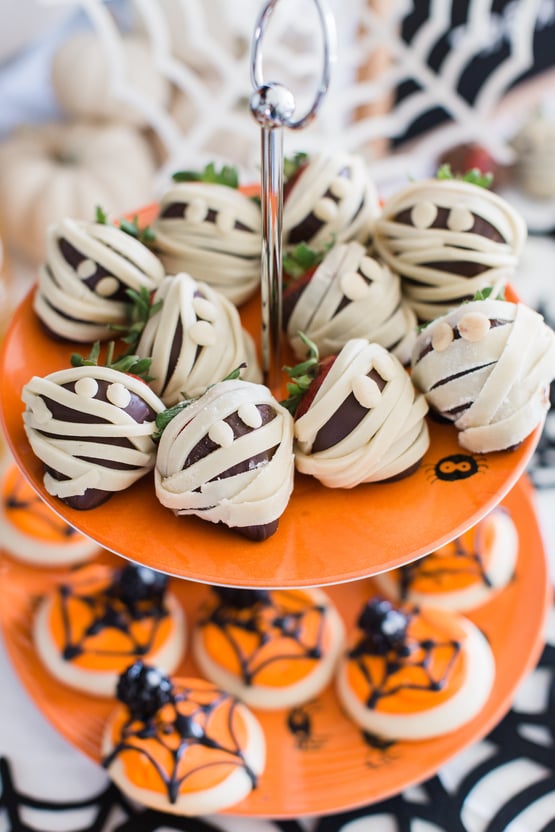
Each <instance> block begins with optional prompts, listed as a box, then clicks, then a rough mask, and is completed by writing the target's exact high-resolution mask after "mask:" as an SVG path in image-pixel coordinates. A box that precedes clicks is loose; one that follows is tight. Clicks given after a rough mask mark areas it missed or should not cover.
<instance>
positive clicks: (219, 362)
mask: <svg viewBox="0 0 555 832" xmlns="http://www.w3.org/2000/svg"><path fill="white" fill-rule="evenodd" d="M159 301H161V302H162V306H161V308H160V309H159V310H158V311H157V312H156V313H155V314H154V315H152V316H151V318H150V319H149V321H148V322H147V324H146V326H145V328H144V330H143V333H142V335H141V338H140V340H139V343H138V345H137V354H138V355H139V356H141V358H151V359H152V360H151V364H150V371H149V375H151V376H153V380H152V381H151V382H150V385H151V387H152V389H153V390H154V391H155V392H156V393H157V394H158V395H159V396H160V398H161V399H162V400H163V401H164V402H165V404H166V405H167V406H168V407H171V405H173V404H176V402H178V401H179V400H180V399H181V398H183V395H184V394H185V395H186V396H189V397H196V396H200V395H202V394H203V393H204V391H205V390H206V388H207V387H209V386H210V385H211V384H215V383H216V382H217V381H221V380H222V378H225V377H226V376H228V375H229V374H230V373H231V372H232V371H233V370H235V369H236V368H237V367H239V366H241V365H242V364H244V363H246V365H247V367H246V369H244V370H242V377H243V378H245V379H246V380H247V381H255V382H258V381H260V380H261V372H260V368H259V366H258V361H257V358H256V349H255V345H254V342H253V340H252V338H251V336H250V335H249V334H248V332H246V330H244V329H243V327H242V326H241V320H240V317H239V313H238V311H237V309H236V307H235V306H234V305H233V304H232V303H231V302H230V301H229V300H228V299H227V298H225V297H224V296H223V295H222V294H220V293H219V292H217V291H215V290H214V289H212V288H211V287H210V286H208V285H207V284H206V283H201V282H197V281H196V280H194V279H193V278H192V277H191V275H189V274H185V273H180V274H177V275H171V276H168V277H166V278H164V280H163V281H162V283H161V284H160V287H159V288H158V290H157V291H156V292H155V294H154V297H153V303H158V302H159ZM178 331H180V332H181V343H180V345H179V350H178V351H177V353H178V354H177V355H176V354H175V353H176V350H175V346H174V342H175V339H176V337H177V332H178Z"/></svg>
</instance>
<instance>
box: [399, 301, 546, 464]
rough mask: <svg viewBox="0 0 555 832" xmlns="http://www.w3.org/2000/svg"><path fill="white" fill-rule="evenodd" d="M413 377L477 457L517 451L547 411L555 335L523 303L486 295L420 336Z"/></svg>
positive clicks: (441, 320) (423, 331) (442, 318)
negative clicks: (506, 450) (512, 449)
mask: <svg viewBox="0 0 555 832" xmlns="http://www.w3.org/2000/svg"><path fill="white" fill-rule="evenodd" d="M412 378H413V381H414V384H415V385H416V387H417V388H418V389H419V390H421V391H422V393H423V394H424V395H425V396H426V399H427V401H428V403H429V405H430V407H431V408H432V409H433V410H434V411H435V412H436V413H438V414H440V415H441V416H442V417H443V418H444V419H447V420H449V421H451V422H453V424H454V425H455V427H456V428H457V431H458V440H459V443H460V444H461V445H462V446H463V447H464V448H467V449H468V450H469V451H472V452H474V453H488V452H490V451H500V450H504V449H507V448H512V447H514V446H515V445H518V444H519V443H520V442H522V441H523V439H525V438H526V436H528V434H530V433H531V432H532V431H533V430H534V429H535V428H536V427H537V426H538V425H541V424H543V421H544V419H545V415H546V413H547V410H548V409H549V384H550V382H551V381H552V380H553V378H555V333H554V332H553V330H552V329H551V328H550V327H548V326H547V324H546V323H545V321H544V320H543V318H542V316H541V315H539V314H538V313H537V312H535V311H534V310H533V309H530V308H529V307H528V306H526V305H525V304H523V303H510V302H509V301H505V300H502V299H499V298H495V297H493V296H491V295H490V293H489V292H487V291H485V292H483V293H481V294H480V296H479V297H478V298H476V299H475V300H472V301H470V302H468V303H463V304H460V305H459V306H457V307H456V308H454V309H452V310H451V311H450V312H449V313H448V314H446V315H442V316H441V317H439V318H437V319H436V320H435V321H433V322H432V323H430V324H429V325H428V326H427V327H425V328H424V329H423V330H422V332H421V333H420V334H419V336H418V339H417V341H416V344H415V346H414V350H413V359H412Z"/></svg>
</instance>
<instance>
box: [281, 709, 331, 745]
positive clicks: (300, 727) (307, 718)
mask: <svg viewBox="0 0 555 832" xmlns="http://www.w3.org/2000/svg"><path fill="white" fill-rule="evenodd" d="M317 709H318V702H317V701H316V702H307V703H305V704H304V705H297V706H296V707H294V708H291V710H290V711H289V712H288V714H287V728H288V729H289V731H290V732H291V735H292V736H293V738H294V740H295V747H296V748H298V749H299V750H300V751H307V750H309V749H317V748H321V747H322V744H323V742H324V740H325V737H324V736H323V735H321V734H320V735H318V734H315V733H314V725H313V721H312V712H313V711H315V710H317Z"/></svg>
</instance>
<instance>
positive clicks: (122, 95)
mask: <svg viewBox="0 0 555 832" xmlns="http://www.w3.org/2000/svg"><path fill="white" fill-rule="evenodd" d="M41 2H44V3H50V4H52V3H56V4H66V5H68V6H71V5H73V6H75V5H77V6H79V7H80V8H81V9H82V10H83V11H84V12H85V13H86V17H87V18H88V21H89V23H90V25H91V26H92V28H93V29H94V31H95V32H96V33H97V35H98V37H99V38H100V40H101V43H102V46H103V49H104V53H105V56H106V61H107V63H108V64H109V66H110V77H111V79H112V93H113V94H114V96H115V97H116V98H118V99H120V100H121V101H122V102H126V103H128V104H131V105H132V106H134V107H136V108H138V109H139V110H140V111H141V113H142V114H143V115H144V117H145V119H146V121H147V123H148V124H149V125H150V127H151V128H152V129H153V130H154V132H155V133H156V134H157V136H158V138H159V140H160V143H161V145H162V146H163V148H164V151H165V161H164V163H163V165H162V168H161V171H160V178H159V185H160V188H162V187H164V186H165V185H166V183H167V180H168V178H169V175H170V174H171V173H172V172H173V171H175V170H176V169H179V168H181V167H183V166H184V164H185V165H186V166H187V167H192V166H201V165H204V164H206V163H207V162H208V161H211V160H216V161H217V160H222V161H227V162H231V163H234V164H236V165H238V166H239V168H240V169H241V170H242V171H243V172H245V175H248V176H251V177H252V176H254V175H256V176H258V166H259V131H258V128H257V127H256V125H255V123H254V120H253V118H252V116H251V114H250V112H249V108H248V99H249V97H250V94H251V92H252V88H251V84H250V43H251V38H252V32H253V28H254V24H255V21H256V17H257V15H258V13H259V11H260V8H261V3H260V0H237V2H235V3H233V4H230V3H229V2H225V0H158V2H156V3H153V2H151V0H128V2H127V7H128V10H129V11H130V14H131V19H132V29H134V30H135V31H140V32H142V33H143V34H145V35H146V37H147V39H148V41H149V43H150V46H151V48H152V51H153V54H154V57H155V63H156V66H157V68H158V70H159V72H160V73H161V74H162V75H164V76H165V77H166V78H168V79H169V80H170V81H171V83H172V85H173V88H174V91H175V95H174V102H173V105H172V107H171V108H170V109H169V110H165V109H164V108H163V107H162V106H161V105H157V104H153V103H152V102H149V101H147V100H146V99H144V98H142V97H141V95H140V94H139V92H138V90H137V89H135V88H134V86H133V79H132V78H131V77H129V74H128V72H127V67H126V65H125V59H124V54H123V49H122V37H124V34H123V27H122V26H120V25H118V22H117V21H116V18H115V17H114V16H112V14H111V13H110V6H111V4H109V3H103V2H102V1H101V0H41ZM329 2H330V6H331V9H332V11H334V12H335V13H336V14H335V17H336V23H337V29H338V58H337V63H336V65H335V67H334V72H333V74H332V83H331V85H330V89H329V92H328V95H327V97H326V99H325V101H324V104H323V106H322V108H321V110H320V114H319V117H318V119H317V120H316V122H315V123H314V124H313V125H311V126H310V127H309V128H308V129H306V130H303V131H302V133H291V132H287V133H286V136H285V147H286V152H293V151H294V150H299V149H300V150H306V151H308V152H312V151H314V150H317V149H318V148H321V147H323V146H325V147H327V148H334V147H341V148H344V149H347V150H350V151H353V152H362V153H365V154H366V155H367V156H368V157H369V159H370V161H371V162H372V159H374V163H373V164H372V165H371V166H372V168H373V173H374V176H375V178H376V181H377V182H378V184H379V183H380V181H381V180H382V179H384V177H385V178H388V177H390V176H391V175H392V173H393V172H396V173H397V174H402V176H403V178H404V177H406V173H407V169H408V170H411V167H412V166H409V167H408V168H407V165H408V161H407V157H405V156H404V154H403V153H401V154H392V155H389V156H387V157H386V158H385V159H380V160H379V161H378V160H377V159H376V154H377V153H379V154H380V155H383V151H384V150H387V148H388V146H389V145H391V144H395V143H397V144H398V143H399V142H402V141H403V139H405V138H407V137H409V136H411V135H414V134H415V133H418V132H420V131H421V130H422V129H423V128H425V127H427V126H430V124H435V123H436V122H437V121H438V119H441V120H444V121H446V122H447V125H446V126H445V127H444V128H442V129H441V130H439V131H438V130H436V131H433V132H431V133H430V134H429V135H428V134H425V135H424V136H423V137H422V138H421V139H420V140H419V148H418V150H419V154H421V155H425V156H427V158H428V159H432V158H433V159H435V158H437V156H438V155H439V154H440V153H441V152H442V151H443V150H444V149H446V148H447V147H449V146H451V145H452V144H455V143H457V142H460V141H464V140H468V141H470V140H475V141H476V140H480V141H481V142H482V143H484V144H485V145H486V146H487V148H488V149H489V150H490V152H491V153H492V154H493V155H494V156H495V157H496V158H498V159H499V160H500V161H507V160H508V159H509V158H510V155H511V151H510V149H509V147H508V145H507V143H506V141H505V139H504V137H503V136H502V135H500V132H499V130H496V129H495V123H494V116H495V113H496V110H497V109H498V107H499V104H500V102H501V101H502V100H503V98H504V96H505V95H506V93H507V91H508V90H509V89H511V88H512V87H514V86H515V85H516V84H517V83H518V82H519V81H522V80H523V79H524V78H526V77H528V76H529V75H530V74H531V73H533V72H535V71H538V70H537V67H538V66H539V67H540V68H541V69H545V68H546V67H547V66H551V65H553V56H552V54H551V52H552V50H549V57H547V58H546V57H545V55H544V57H543V58H542V61H543V62H540V63H539V64H538V59H537V52H538V49H539V45H540V41H541V43H543V44H544V45H545V44H546V43H547V40H546V38H547V37H548V36H551V38H552V37H553V33H554V31H555V0H527V2H525V3H522V2H518V1H517V0H504V2H500V0H467V2H466V3H461V2H455V0H452V2H448V0H428V2H423V3H419V4H418V6H416V5H415V4H414V3H412V2H409V0H391V2H388V3H385V2H383V0H350V2H349V4H348V6H347V7H346V6H345V4H343V3H341V0H329ZM319 31H320V29H319V25H318V22H317V17H316V11H315V7H314V4H313V3H309V2H308V0H307V2H306V3H305V4H304V5H303V9H302V13H299V5H298V2H295V0H282V2H281V3H279V4H278V5H277V6H276V8H275V11H274V13H273V15H272V23H271V26H270V27H269V28H268V33H267V36H265V45H264V69H265V77H266V78H268V79H269V80H275V81H280V82H282V83H284V84H285V85H286V86H288V87H289V88H290V89H291V90H292V92H293V93H294V95H295V98H296V101H297V114H298V115H301V114H302V113H303V112H305V111H306V109H307V106H306V105H307V102H311V100H312V98H313V95H314V91H315V89H316V85H317V83H318V79H319V76H320V71H321V48H322V44H321V43H320V42H319V38H318V34H319ZM545 51H546V50H545V48H544V51H543V53H542V54H544V53H545ZM477 79H479V80H478V81H477ZM528 104H529V105H530V106H532V104H533V102H532V101H530V97H529V98H528V100H527V105H528ZM492 128H493V129H492Z"/></svg>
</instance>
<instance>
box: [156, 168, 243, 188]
mask: <svg viewBox="0 0 555 832" xmlns="http://www.w3.org/2000/svg"><path fill="white" fill-rule="evenodd" d="M172 179H173V181H174V182H211V183H213V184H216V185H226V186H227V187H228V188H235V189H236V188H238V187H239V174H238V172H237V168H236V167H234V166H233V165H222V167H221V169H220V170H217V169H216V165H215V164H214V162H209V163H208V164H207V165H206V167H205V168H204V170H202V171H196V170H178V171H176V172H175V173H174V174H173V175H172Z"/></svg>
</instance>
